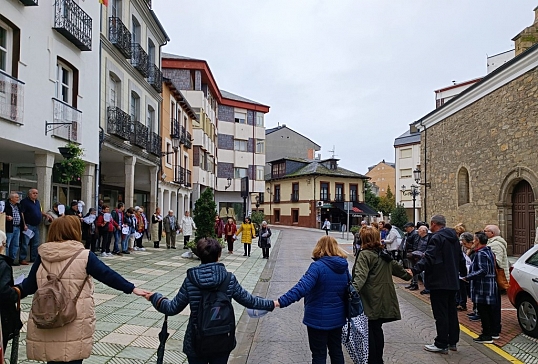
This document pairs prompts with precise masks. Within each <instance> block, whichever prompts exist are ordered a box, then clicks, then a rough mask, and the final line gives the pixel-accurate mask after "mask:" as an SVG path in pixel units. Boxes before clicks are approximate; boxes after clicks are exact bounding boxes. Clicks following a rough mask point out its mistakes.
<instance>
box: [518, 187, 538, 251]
mask: <svg viewBox="0 0 538 364" xmlns="http://www.w3.org/2000/svg"><path fill="white" fill-rule="evenodd" d="M533 202H534V193H533V191H532V187H531V185H530V184H529V182H527V181H525V180H522V181H520V182H519V183H518V184H517V185H515V186H514V191H513V192H512V219H513V223H512V239H513V244H514V251H513V254H514V255H522V254H524V253H525V252H526V251H527V250H529V249H530V248H531V246H532V245H534V235H535V230H534V221H535V220H534V218H535V216H534V206H533V205H532V203H533Z"/></svg>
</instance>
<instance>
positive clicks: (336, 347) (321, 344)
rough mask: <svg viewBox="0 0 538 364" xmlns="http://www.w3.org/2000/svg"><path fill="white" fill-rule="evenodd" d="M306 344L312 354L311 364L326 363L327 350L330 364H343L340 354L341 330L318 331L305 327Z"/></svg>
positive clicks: (342, 355)
mask: <svg viewBox="0 0 538 364" xmlns="http://www.w3.org/2000/svg"><path fill="white" fill-rule="evenodd" d="M307 331H308V344H309V345H310V351H311V352H312V364H325V363H326V362H327V349H329V357H330V358H331V364H344V353H343V352H342V328H341V327H339V328H336V329H332V330H318V329H314V328H312V327H308V326H307Z"/></svg>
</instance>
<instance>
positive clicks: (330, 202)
mask: <svg viewBox="0 0 538 364" xmlns="http://www.w3.org/2000/svg"><path fill="white" fill-rule="evenodd" d="M270 164H271V176H270V178H269V179H268V180H266V194H264V197H265V198H263V199H262V201H260V202H261V203H260V207H259V209H260V210H263V211H264V212H265V215H266V216H267V219H268V220H269V221H270V222H271V223H272V224H277V225H278V224H281V225H289V226H303V227H320V224H321V222H322V221H325V219H329V221H330V222H331V223H332V228H333V229H337V230H340V229H341V226H342V225H343V224H346V225H347V213H348V212H347V207H348V206H347V204H346V203H347V202H349V203H350V204H349V217H350V220H349V223H350V225H351V226H353V225H358V224H359V223H360V221H361V220H362V219H364V218H366V217H367V216H375V215H377V213H376V212H375V211H374V210H373V209H372V208H371V207H369V206H368V205H367V204H365V203H364V181H365V180H367V179H368V177H366V176H364V175H362V174H359V173H355V172H352V171H350V170H347V169H344V168H342V167H340V166H338V159H334V158H331V159H326V160H307V159H301V158H282V159H279V160H275V161H273V162H270Z"/></svg>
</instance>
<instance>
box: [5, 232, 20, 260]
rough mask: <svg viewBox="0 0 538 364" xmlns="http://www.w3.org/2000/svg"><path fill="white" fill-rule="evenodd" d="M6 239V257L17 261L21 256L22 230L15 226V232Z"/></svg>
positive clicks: (7, 235) (8, 234)
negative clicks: (18, 256) (19, 255)
mask: <svg viewBox="0 0 538 364" xmlns="http://www.w3.org/2000/svg"><path fill="white" fill-rule="evenodd" d="M6 237H7V242H6V244H7V249H6V255H7V256H8V257H10V258H11V259H13V260H17V255H18V254H19V240H20V238H21V228H20V227H18V226H13V232H12V233H7V234H6Z"/></svg>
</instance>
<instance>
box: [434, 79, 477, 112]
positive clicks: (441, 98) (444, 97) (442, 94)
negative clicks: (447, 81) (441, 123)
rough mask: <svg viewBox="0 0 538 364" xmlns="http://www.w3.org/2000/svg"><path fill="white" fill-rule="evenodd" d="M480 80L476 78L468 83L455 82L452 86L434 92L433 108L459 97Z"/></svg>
mask: <svg viewBox="0 0 538 364" xmlns="http://www.w3.org/2000/svg"><path fill="white" fill-rule="evenodd" d="M481 79H482V77H478V78H474V79H472V80H469V81H465V82H459V83H458V82H456V81H452V83H453V84H452V85H450V86H447V87H443V88H440V89H438V90H435V91H434V92H435V108H438V107H440V106H443V105H444V104H445V103H446V102H448V101H449V100H450V99H452V98H453V97H455V96H457V95H459V94H460V93H461V92H462V91H464V90H465V89H467V88H469V87H471V86H472V85H474V84H475V83H477V82H478V81H480V80H481Z"/></svg>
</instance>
